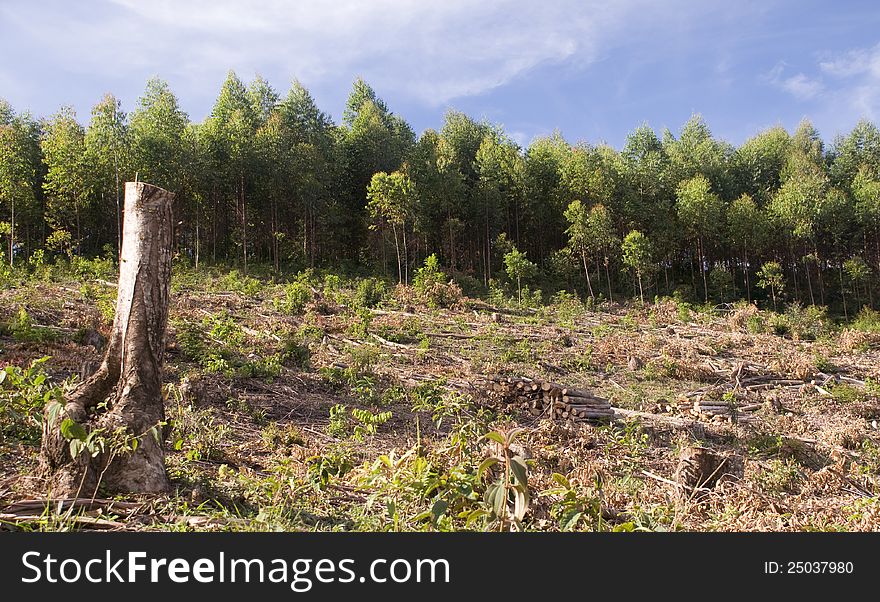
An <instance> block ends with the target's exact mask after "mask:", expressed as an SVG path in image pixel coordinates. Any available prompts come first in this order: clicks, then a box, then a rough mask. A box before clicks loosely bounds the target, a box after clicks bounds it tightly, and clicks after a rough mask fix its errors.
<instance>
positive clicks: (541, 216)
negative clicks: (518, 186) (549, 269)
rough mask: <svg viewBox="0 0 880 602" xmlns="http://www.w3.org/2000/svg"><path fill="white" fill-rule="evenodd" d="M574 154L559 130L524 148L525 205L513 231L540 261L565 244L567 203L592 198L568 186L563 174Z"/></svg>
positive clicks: (523, 183) (518, 213) (519, 243)
mask: <svg viewBox="0 0 880 602" xmlns="http://www.w3.org/2000/svg"><path fill="white" fill-rule="evenodd" d="M571 154H572V150H571V146H570V145H569V143H568V142H566V140H565V139H564V138H563V137H562V134H560V133H559V132H554V133H553V134H551V135H550V136H541V137H538V138H535V139H534V140H533V141H532V142H531V144H529V146H528V148H527V149H526V151H525V156H524V158H523V164H522V166H523V177H522V187H523V197H522V208H521V210H519V211H518V212H517V217H518V219H517V220H516V228H515V229H514V230H513V231H512V234H513V235H514V238H515V239H516V240H517V244H518V245H519V246H520V248H521V249H524V250H525V251H526V252H529V253H531V255H532V256H533V257H536V258H538V259H539V260H540V261H544V260H545V259H546V258H547V257H548V256H549V255H550V254H551V253H552V252H553V251H555V250H556V249H557V248H559V247H561V246H563V245H564V244H565V239H564V232H563V231H564V229H565V223H566V222H565V217H564V215H563V212H564V211H565V209H566V207H567V206H568V203H570V202H571V201H572V200H574V199H575V198H582V199H583V200H584V201H585V202H587V201H589V200H590V199H589V198H588V197H578V196H577V195H572V194H570V193H569V192H568V191H567V190H566V186H565V183H564V181H563V174H564V168H565V165H566V164H567V163H568V161H569V159H570V156H571Z"/></svg>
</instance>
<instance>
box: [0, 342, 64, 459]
mask: <svg viewBox="0 0 880 602" xmlns="http://www.w3.org/2000/svg"><path fill="white" fill-rule="evenodd" d="M48 360H49V358H48V357H42V358H40V359H36V360H34V361H32V362H31V363H30V365H29V366H28V367H27V368H21V367H19V366H13V365H9V366H6V367H4V368H2V369H0V418H2V420H0V434H2V435H3V437H11V438H14V439H18V440H20V441H24V442H27V443H38V442H39V441H40V435H41V426H40V425H41V419H42V414H43V408H44V407H45V405H46V404H47V403H48V402H49V401H51V400H53V399H54V400H56V401H59V402H60V401H61V400H62V391H63V389H62V387H60V386H56V385H53V384H52V381H51V378H50V377H49V376H48V375H47V374H46V372H45V370H44V368H43V366H44V364H45V363H46V362H47V361H48Z"/></svg>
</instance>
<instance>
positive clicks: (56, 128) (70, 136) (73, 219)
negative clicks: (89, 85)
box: [40, 107, 93, 251]
mask: <svg viewBox="0 0 880 602" xmlns="http://www.w3.org/2000/svg"><path fill="white" fill-rule="evenodd" d="M40 147H41V149H42V153H43V162H44V163H45V164H46V176H45V179H44V181H43V191H44V192H45V194H46V218H47V221H48V222H49V225H50V226H51V227H52V229H53V230H67V229H68V228H69V227H70V226H71V225H72V226H73V228H74V234H75V241H76V247H77V249H78V250H80V251H81V250H82V242H83V240H82V235H83V227H82V213H83V210H84V209H85V208H86V207H87V205H88V203H89V201H90V199H91V194H90V193H91V188H92V183H93V180H92V177H93V171H92V168H91V165H90V162H89V161H88V157H87V154H86V145H85V129H84V128H83V126H82V125H81V124H80V123H79V122H78V121H77V120H76V112H75V111H74V110H73V109H72V108H71V107H62V108H61V110H60V111H59V112H58V113H56V114H55V115H53V116H52V117H51V118H49V119H48V120H47V121H46V123H45V125H44V132H43V136H42V138H41V140H40Z"/></svg>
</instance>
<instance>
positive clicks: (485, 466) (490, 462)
mask: <svg viewBox="0 0 880 602" xmlns="http://www.w3.org/2000/svg"><path fill="white" fill-rule="evenodd" d="M498 462H500V460H499V459H498V458H486V459H485V460H483V461H482V462H480V465H479V466H478V467H477V478H478V479H479V478H482V476H483V474H484V473H485V472H486V471H487V470H489V469H490V468H492V467H493V466H495V465H496V464H498Z"/></svg>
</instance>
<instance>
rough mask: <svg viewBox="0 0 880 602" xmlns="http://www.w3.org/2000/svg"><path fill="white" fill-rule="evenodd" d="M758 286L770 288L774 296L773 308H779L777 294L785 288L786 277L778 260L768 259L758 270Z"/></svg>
mask: <svg viewBox="0 0 880 602" xmlns="http://www.w3.org/2000/svg"><path fill="white" fill-rule="evenodd" d="M758 286H760V287H761V288H763V289H765V290H767V289H769V290H770V294H771V295H772V297H773V309H774V310H775V309H777V304H776V296H777V295H780V294H782V291H783V290H785V277H784V276H783V274H782V266H781V265H779V262H777V261H768V262H767V263H765V264H764V265H762V266H761V269H760V270H758Z"/></svg>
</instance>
